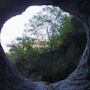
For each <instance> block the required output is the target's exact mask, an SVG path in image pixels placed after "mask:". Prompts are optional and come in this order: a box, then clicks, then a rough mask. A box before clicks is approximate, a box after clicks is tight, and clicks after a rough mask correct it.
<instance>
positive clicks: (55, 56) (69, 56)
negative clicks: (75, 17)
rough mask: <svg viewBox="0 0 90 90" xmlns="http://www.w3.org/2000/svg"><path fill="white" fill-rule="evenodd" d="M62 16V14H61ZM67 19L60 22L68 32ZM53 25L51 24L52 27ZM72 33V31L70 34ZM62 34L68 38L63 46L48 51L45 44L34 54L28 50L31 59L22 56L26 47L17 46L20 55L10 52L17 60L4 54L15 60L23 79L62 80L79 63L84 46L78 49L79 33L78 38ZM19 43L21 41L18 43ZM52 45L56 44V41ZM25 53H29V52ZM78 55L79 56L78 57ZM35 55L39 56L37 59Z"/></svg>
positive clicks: (64, 32)
mask: <svg viewBox="0 0 90 90" xmlns="http://www.w3.org/2000/svg"><path fill="white" fill-rule="evenodd" d="M47 7H48V6H47ZM50 7H52V6H50ZM50 7H49V8H50ZM36 8H37V7H36ZM53 10H54V9H53ZM53 10H52V12H53ZM57 11H58V10H57ZM53 13H54V12H53ZM56 13H57V12H55V13H54V14H55V15H56ZM48 14H50V13H48ZM58 14H60V12H58ZM63 15H64V13H63ZM63 15H62V16H63ZM65 15H67V16H69V14H67V13H66V14H65ZM44 16H45V15H44ZM38 18H39V17H38ZM53 18H54V16H53V17H52V19H53ZM39 19H40V18H39ZM41 19H43V18H42V17H41ZM45 19H47V18H45ZM52 19H51V20H52ZM68 19H70V17H68V18H67V17H63V19H62V20H63V21H62V22H65V23H63V24H65V25H66V26H65V27H64V28H66V29H68V30H69V29H71V26H70V24H71V22H70V20H69V22H68ZM54 20H55V19H54ZM65 20H67V21H65ZM38 22H39V21H38ZM41 22H42V21H40V24H41ZM45 22H48V23H50V22H51V21H50V20H47V21H45ZM36 23H37V22H36ZM51 23H52V24H53V22H51ZM55 23H57V24H58V23H61V22H58V20H57V22H54V24H55ZM68 23H70V24H68ZM29 24H30V23H29ZM54 24H53V26H54ZM45 25H46V24H45ZM59 25H60V24H59ZM67 25H69V26H68V27H70V28H68V27H67ZM15 27H16V25H15ZM45 27H46V26H43V28H45ZM13 28H14V27H13ZM26 28H28V27H26ZM39 28H40V27H39ZM41 28H42V27H41ZM47 28H50V26H49V27H47ZM53 28H54V29H56V26H54V27H53ZM53 28H52V29H53ZM62 28H63V27H62ZM64 28H63V29H64ZM63 29H62V30H63ZM66 29H65V30H66ZM7 32H8V31H7ZM39 32H41V31H39ZM73 32H74V31H72V33H73ZM9 33H11V32H9ZM62 33H63V35H64V34H65V35H67V37H66V38H68V40H64V41H62V42H64V43H63V44H60V45H61V46H58V45H57V46H56V47H55V46H53V49H52V50H51V49H50V50H47V49H46V48H47V47H48V46H47V45H46V44H45V45H44V46H45V47H46V48H43V49H42V47H41V48H39V50H37V49H35V50H36V51H35V50H34V51H35V52H33V50H32V48H29V49H30V50H32V52H33V54H34V55H33V58H32V57H29V55H26V54H25V55H23V53H24V52H23V51H22V50H25V51H26V47H25V48H23V47H22V46H21V47H20V46H19V47H20V48H21V50H20V52H21V51H22V52H21V54H20V53H19V54H18V55H16V52H17V53H18V52H19V51H16V52H15V51H12V50H11V52H10V54H11V55H13V56H15V57H18V58H15V57H12V56H10V55H9V53H6V54H7V56H8V57H9V58H10V60H12V61H14V59H17V60H16V62H15V61H14V62H15V64H16V67H17V68H18V70H19V72H20V73H21V74H22V75H23V76H24V77H26V78H29V79H30V80H33V81H44V82H49V83H52V82H57V81H60V80H63V79H65V78H66V77H67V76H68V75H69V74H70V73H71V72H73V71H74V69H75V68H76V67H77V65H78V62H79V58H80V57H79V56H80V55H81V54H82V52H80V50H81V51H83V49H84V46H83V48H82V49H80V47H81V44H82V43H81V44H80V42H81V41H80V42H79V41H78V42H79V43H78V42H77V41H76V40H77V38H78V40H81V38H80V37H79V36H80V34H81V33H79V34H78V36H75V34H74V35H73V34H72V33H71V32H70V31H69V32H68V31H67V30H66V31H64V30H63V31H62ZM67 33H69V34H70V35H69V34H67ZM76 33H77V32H76ZM11 34H12V33H11ZM63 35H62V37H61V38H62V39H64V38H65V36H63ZM39 36H41V35H39ZM4 37H6V36H4ZM72 37H73V38H72ZM66 38H65V39H66ZM55 39H56V40H58V38H56V37H55ZM69 39H70V40H69ZM18 40H20V38H18ZM73 40H74V41H75V42H74V43H76V46H75V45H73ZM22 41H23V40H22ZM46 41H47V40H46ZM65 41H66V42H65ZM26 42H27V41H26ZM29 42H30V41H29ZM20 43H21V41H20ZM40 43H42V44H44V43H43V42H42V41H40ZM45 43H48V42H45ZM49 43H50V42H49ZM54 43H55V44H56V41H55V42H54ZM54 43H53V44H54ZM58 43H60V42H59V41H58ZM79 44H80V45H79ZM12 46H13V47H14V46H15V45H12ZM31 46H32V45H31ZM15 48H16V49H17V48H18V47H15ZM15 48H12V49H15ZM48 49H49V48H48ZM40 50H41V51H40ZM75 50H77V51H76V52H75ZM78 50H79V51H78ZM38 51H39V52H38ZM27 52H29V50H28V51H27ZM42 52H43V53H42ZM25 53H26V52H25ZM29 53H30V52H29ZM78 53H79V55H78ZM31 54H32V53H31ZM31 54H30V55H31ZM35 54H36V55H35ZM37 55H39V57H38V56H37ZM26 56H27V57H26ZM65 56H66V57H65ZM22 57H25V58H22ZM18 60H20V61H18ZM33 60H34V61H33ZM42 60H43V61H42ZM55 60H56V61H55ZM25 65H26V66H25ZM66 71H68V72H66Z"/></svg>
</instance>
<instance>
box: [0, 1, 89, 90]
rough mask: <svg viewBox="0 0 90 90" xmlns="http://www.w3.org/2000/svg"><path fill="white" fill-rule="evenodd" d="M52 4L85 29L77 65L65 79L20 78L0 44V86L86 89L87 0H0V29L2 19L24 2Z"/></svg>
mask: <svg viewBox="0 0 90 90" xmlns="http://www.w3.org/2000/svg"><path fill="white" fill-rule="evenodd" d="M34 5H53V6H58V7H60V8H61V9H62V10H64V11H67V12H69V13H70V14H72V15H73V17H74V18H75V19H77V20H78V22H80V23H81V24H82V26H83V28H84V29H85V31H86V36H87V44H86V48H85V50H84V52H83V54H82V57H81V60H80V62H79V65H78V66H77V68H76V69H75V71H73V72H72V73H71V74H70V75H69V76H68V77H67V78H66V79H65V80H62V81H60V82H57V83H54V84H51V85H45V84H43V83H40V82H32V81H29V80H27V79H24V78H23V77H22V75H20V74H19V72H18V71H17V69H16V67H15V65H14V64H13V63H12V62H11V61H10V60H9V59H8V58H7V56H6V55H5V53H4V50H3V48H2V46H1V44H0V90H90V60H89V59H90V17H89V14H90V11H89V9H90V1H89V0H69V1H68V0H57V1H55V0H19V1H18V0H7V1H6V0H1V1H0V31H1V28H2V27H3V24H4V23H5V21H7V20H8V19H9V18H11V17H13V16H15V15H18V14H21V13H22V12H23V11H24V10H25V9H26V8H27V7H28V6H34Z"/></svg>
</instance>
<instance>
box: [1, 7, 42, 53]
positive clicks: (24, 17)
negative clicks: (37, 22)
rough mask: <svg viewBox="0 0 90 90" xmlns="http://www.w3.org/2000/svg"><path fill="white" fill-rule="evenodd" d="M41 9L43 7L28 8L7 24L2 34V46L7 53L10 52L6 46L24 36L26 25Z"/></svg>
mask: <svg viewBox="0 0 90 90" xmlns="http://www.w3.org/2000/svg"><path fill="white" fill-rule="evenodd" d="M41 9H42V7H41V6H31V7H28V8H27V9H26V10H25V12H23V13H22V14H21V15H17V16H14V17H12V18H10V19H9V20H8V21H6V22H5V24H4V25H3V28H2V32H1V44H2V46H3V48H4V50H5V51H6V52H7V51H8V48H7V47H6V46H7V45H8V44H10V43H11V42H12V41H15V39H16V38H17V37H20V36H22V33H23V30H24V24H25V23H26V22H27V21H28V20H29V19H30V18H31V17H32V16H33V15H35V14H36V13H37V12H39V11H40V10H41Z"/></svg>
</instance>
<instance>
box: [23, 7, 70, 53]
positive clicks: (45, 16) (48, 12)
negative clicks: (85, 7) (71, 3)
mask: <svg viewBox="0 0 90 90" xmlns="http://www.w3.org/2000/svg"><path fill="white" fill-rule="evenodd" d="M70 18H71V16H70V15H68V14H65V13H63V12H62V10H60V8H58V7H53V6H47V7H44V8H43V9H42V10H41V11H40V12H38V13H37V15H35V16H34V17H33V18H32V19H30V20H29V23H27V24H25V27H26V29H25V32H29V33H30V35H31V36H32V37H35V38H39V39H42V40H44V41H48V45H49V48H50V51H52V49H53V48H55V46H56V42H57V44H58V42H59V40H60V39H59V40H58V37H59V36H60V35H61V34H63V31H64V32H65V30H63V29H67V27H68V25H69V27H68V30H69V29H70V30H69V32H70V31H71V30H72V28H71V26H70V25H71V24H70V23H71V22H70ZM68 21H69V22H68ZM65 25H66V26H65ZM56 39H57V40H56ZM57 46H59V45H57Z"/></svg>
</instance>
